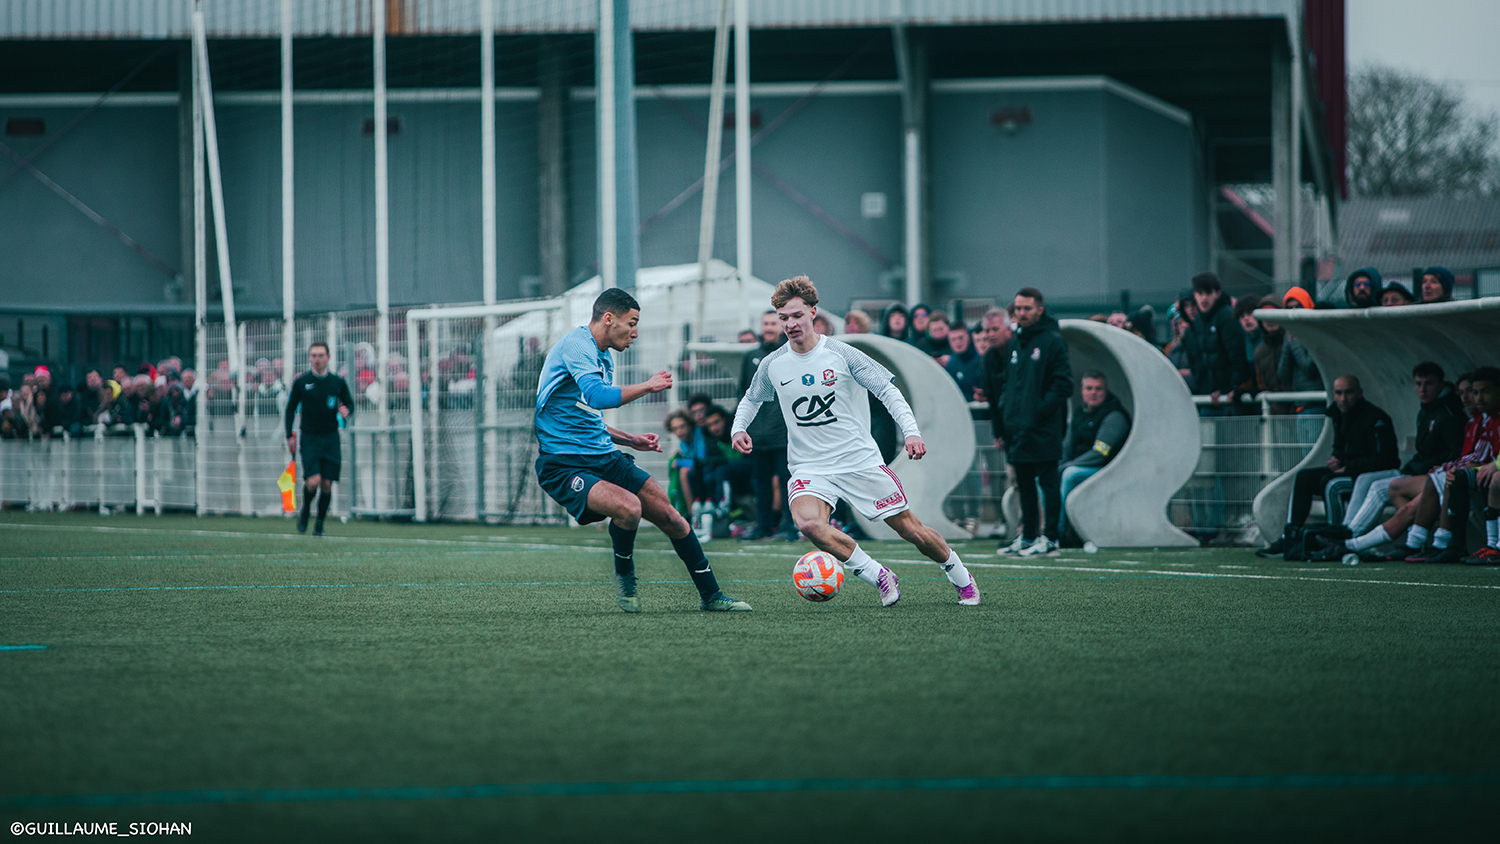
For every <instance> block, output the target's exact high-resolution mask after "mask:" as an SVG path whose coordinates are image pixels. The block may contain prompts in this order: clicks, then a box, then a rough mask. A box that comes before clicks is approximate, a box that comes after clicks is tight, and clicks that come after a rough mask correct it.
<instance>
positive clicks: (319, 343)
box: [307, 340, 331, 354]
mask: <svg viewBox="0 0 1500 844" xmlns="http://www.w3.org/2000/svg"><path fill="white" fill-rule="evenodd" d="M319 346H322V347H323V353H324V354H331V353H330V352H329V351H328V344H327V343H324V342H323V341H322V340H315V341H313V343H312V345H310V346H308V347H307V351H308V352H311V351H312V350H313V349H316V348H317V347H319Z"/></svg>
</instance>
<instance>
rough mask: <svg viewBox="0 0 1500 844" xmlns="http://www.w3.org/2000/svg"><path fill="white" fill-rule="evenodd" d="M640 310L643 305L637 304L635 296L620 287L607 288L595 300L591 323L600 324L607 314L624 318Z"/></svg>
mask: <svg viewBox="0 0 1500 844" xmlns="http://www.w3.org/2000/svg"><path fill="white" fill-rule="evenodd" d="M640 309H641V303H640V302H637V301H636V300H635V297H634V296H632V295H630V294H629V293H626V292H625V291H624V290H621V289H620V288H618V287H607V288H605V289H604V292H603V293H600V294H599V298H597V299H595V300H594V315H593V316H592V317H591V318H590V319H589V321H590V322H598V321H599V320H601V319H604V315H605V314H614V315H615V316H617V317H622V316H625V315H626V314H628V313H630V312H631V311H638V310H640Z"/></svg>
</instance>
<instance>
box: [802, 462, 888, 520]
mask: <svg viewBox="0 0 1500 844" xmlns="http://www.w3.org/2000/svg"><path fill="white" fill-rule="evenodd" d="M788 489H790V490H791V494H790V495H788V496H787V500H788V501H791V500H793V499H796V498H800V497H802V496H804V495H811V496H812V497H814V498H817V499H819V500H821V501H823V502H825V503H827V504H828V506H829V507H837V506H838V503H839V500H840V499H842V500H844V501H847V502H849V506H851V507H853V508H854V509H856V510H858V511H859V514H860V515H861V516H864V517H865V518H867V519H872V520H880V519H885V518H888V517H890V516H894V515H896V514H897V513H900V512H901V511H903V510H905V509H907V507H908V506H909V505H908V504H907V501H906V490H904V489H902V488H901V481H900V480H899V479H898V478H897V477H896V473H895V472H892V471H891V470H890V468H889V467H887V466H875V467H873V468H870V469H860V470H859V471H856V472H840V473H838V474H836V475H815V474H812V473H811V472H797V473H795V474H793V475H792V481H791V483H790V484H789V485H788Z"/></svg>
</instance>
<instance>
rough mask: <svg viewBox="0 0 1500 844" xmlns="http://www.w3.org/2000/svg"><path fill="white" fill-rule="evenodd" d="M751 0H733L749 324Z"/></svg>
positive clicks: (740, 251) (738, 199)
mask: <svg viewBox="0 0 1500 844" xmlns="http://www.w3.org/2000/svg"><path fill="white" fill-rule="evenodd" d="M750 208H751V205H750V0H734V244H735V249H734V263H735V269H736V270H737V274H738V275H739V297H740V314H741V316H742V318H743V322H742V324H745V323H748V322H749V321H750V307H749V305H748V303H747V301H746V298H745V284H746V281H747V280H748V279H749V278H750V274H751V266H750V222H751V218H750Z"/></svg>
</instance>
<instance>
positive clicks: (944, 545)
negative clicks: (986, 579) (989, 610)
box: [885, 510, 979, 606]
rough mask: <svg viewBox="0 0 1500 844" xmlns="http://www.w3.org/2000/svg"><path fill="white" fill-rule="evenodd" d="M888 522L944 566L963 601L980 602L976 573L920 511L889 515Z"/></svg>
mask: <svg viewBox="0 0 1500 844" xmlns="http://www.w3.org/2000/svg"><path fill="white" fill-rule="evenodd" d="M885 523H886V524H887V525H889V526H890V528H891V530H894V531H895V532H896V535H897V536H900V537H901V538H902V539H904V540H906V541H907V542H910V543H911V544H912V545H914V546H916V548H917V550H918V551H921V552H922V554H923V555H925V556H926V557H927V559H929V560H932V561H933V562H934V563H937V564H938V565H940V566H942V567H943V573H945V574H947V575H948V582H949V583H951V584H953V588H955V589H957V590H958V602H959V603H960V604H963V605H964V606H977V605H978V604H979V584H978V583H975V582H974V575H973V574H971V573H970V572H969V570H968V568H967V567H965V566H964V561H963V560H962V559H959V556H958V552H957V551H954V550H953V549H952V548H951V547H949V545H948V542H947V540H945V539H943V535H942V534H940V533H938V532H937V531H936V530H934V529H933V528H930V527H928V526H927V525H924V524H922V520H921V519H918V518H917V514H916V513H913V512H912V511H910V510H902V511H901V512H899V513H897V514H895V515H893V516H887V517H886V520H885Z"/></svg>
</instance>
